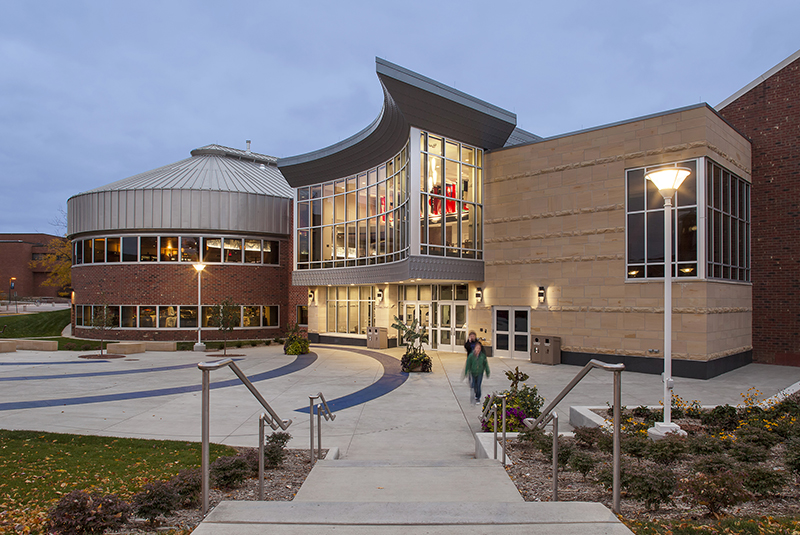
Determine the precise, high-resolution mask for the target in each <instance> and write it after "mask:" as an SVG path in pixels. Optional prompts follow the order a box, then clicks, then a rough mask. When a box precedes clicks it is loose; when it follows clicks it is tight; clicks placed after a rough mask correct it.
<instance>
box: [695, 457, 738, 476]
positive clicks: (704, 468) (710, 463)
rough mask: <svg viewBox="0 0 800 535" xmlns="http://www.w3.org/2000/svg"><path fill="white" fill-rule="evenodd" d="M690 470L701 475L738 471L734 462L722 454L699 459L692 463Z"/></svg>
mask: <svg viewBox="0 0 800 535" xmlns="http://www.w3.org/2000/svg"><path fill="white" fill-rule="evenodd" d="M692 470H693V471H695V472H702V473H703V474H718V473H720V472H724V471H726V470H735V471H738V470H737V465H736V462H735V461H734V460H733V459H731V458H730V457H728V456H727V455H725V454H724V453H717V454H714V455H704V456H702V457H700V458H699V459H697V460H695V461H694V462H693V463H692Z"/></svg>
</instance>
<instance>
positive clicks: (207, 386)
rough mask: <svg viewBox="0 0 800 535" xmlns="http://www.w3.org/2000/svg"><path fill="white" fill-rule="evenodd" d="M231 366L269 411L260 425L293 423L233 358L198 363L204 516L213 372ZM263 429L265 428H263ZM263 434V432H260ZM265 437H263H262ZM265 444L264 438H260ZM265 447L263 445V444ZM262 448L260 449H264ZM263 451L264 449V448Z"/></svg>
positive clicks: (273, 425)
mask: <svg viewBox="0 0 800 535" xmlns="http://www.w3.org/2000/svg"><path fill="white" fill-rule="evenodd" d="M226 366H227V367H229V368H230V369H231V371H233V373H234V374H236V376H237V377H238V378H239V380H241V381H242V383H243V384H244V386H246V387H247V389H248V390H249V391H250V393H251V394H253V396H254V397H255V398H256V400H258V402H259V403H260V404H261V406H262V407H264V409H265V410H266V411H267V413H266V414H264V413H262V415H261V418H263V420H262V419H261V418H259V422H262V423H260V426H263V422H267V423H268V424H269V426H270V427H272V429H278V428H279V427H280V428H281V429H283V430H286V429H288V427H289V426H290V425H292V420H283V419H282V418H281V417H280V416H278V414H277V413H276V412H275V411H274V410H273V409H272V407H270V405H269V403H267V400H265V399H264V396H262V395H261V393H260V392H259V391H258V390H257V389H256V387H255V386H253V383H251V382H250V379H248V378H247V376H246V375H245V374H244V372H242V370H241V369H240V368H239V366H237V365H236V363H235V362H234V361H233V359H231V358H227V359H222V360H218V361H215V362H200V363H198V364H197V367H198V368H199V369H200V371H202V372H203V395H202V409H201V410H202V413H201V420H202V424H201V425H202V440H203V445H202V452H201V464H202V472H203V479H202V484H201V486H202V489H201V490H202V495H203V516H205V514H206V513H208V489H209V457H210V442H209V404H210V395H209V394H210V390H211V378H210V375H211V372H212V371H214V370H219V369H221V368H224V367H226ZM262 431H263V430H262ZM259 434H260V435H263V432H262V433H259ZM262 438H263V437H262ZM260 442H261V443H262V444H263V440H260ZM262 448H263V446H262ZM262 448H260V449H262ZM262 451H263V450H262Z"/></svg>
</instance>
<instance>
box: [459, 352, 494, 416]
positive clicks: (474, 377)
mask: <svg viewBox="0 0 800 535" xmlns="http://www.w3.org/2000/svg"><path fill="white" fill-rule="evenodd" d="M484 373H485V374H486V377H489V373H490V372H489V361H488V360H487V359H486V352H485V351H484V350H483V345H482V344H481V343H480V342H478V341H476V342H475V346H474V347H473V348H472V352H470V354H469V355H467V365H466V367H465V368H464V377H468V378H469V386H470V392H471V394H473V396H474V397H472V402H473V403H480V401H481V382H483V374H484Z"/></svg>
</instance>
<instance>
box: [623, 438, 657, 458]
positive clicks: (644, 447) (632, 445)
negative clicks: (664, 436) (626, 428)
mask: <svg viewBox="0 0 800 535" xmlns="http://www.w3.org/2000/svg"><path fill="white" fill-rule="evenodd" d="M651 444H652V441H651V440H650V439H649V438H647V437H646V436H645V435H643V434H642V433H636V434H634V435H623V436H622V437H621V439H620V449H621V450H622V452H623V453H625V454H627V455H630V456H631V457H636V459H637V460H641V459H642V457H644V456H645V455H647V451H648V448H649V447H650V446H651Z"/></svg>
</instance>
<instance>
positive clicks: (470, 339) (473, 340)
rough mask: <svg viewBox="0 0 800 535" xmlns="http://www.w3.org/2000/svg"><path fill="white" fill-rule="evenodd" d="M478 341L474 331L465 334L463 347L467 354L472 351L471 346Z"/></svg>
mask: <svg viewBox="0 0 800 535" xmlns="http://www.w3.org/2000/svg"><path fill="white" fill-rule="evenodd" d="M477 341H478V335H477V334H475V331H470V332H469V335H468V336H467V341H466V342H464V349H466V350H467V356H469V354H470V353H472V348H473V347H475V344H476V343H477Z"/></svg>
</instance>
